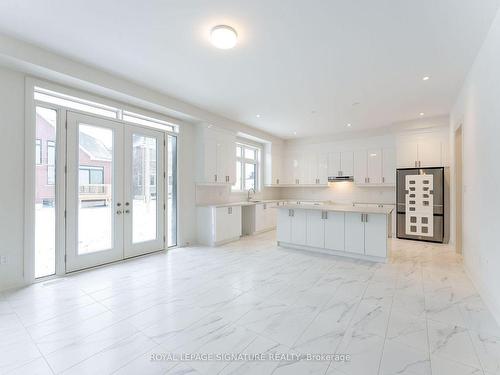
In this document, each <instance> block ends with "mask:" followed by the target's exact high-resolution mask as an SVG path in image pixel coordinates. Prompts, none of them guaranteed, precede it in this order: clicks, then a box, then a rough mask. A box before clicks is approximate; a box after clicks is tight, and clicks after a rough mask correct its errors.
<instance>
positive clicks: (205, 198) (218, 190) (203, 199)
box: [196, 185, 281, 204]
mask: <svg viewBox="0 0 500 375" xmlns="http://www.w3.org/2000/svg"><path fill="white" fill-rule="evenodd" d="M280 190H281V189H279V188H263V189H262V190H261V191H260V192H258V193H257V194H255V196H253V195H252V196H253V197H254V198H255V199H279V198H281V194H280ZM247 196H248V195H247V192H238V193H235V192H232V191H231V187H230V186H227V185H220V186H217V185H198V186H196V204H219V203H229V202H240V201H246V200H247Z"/></svg>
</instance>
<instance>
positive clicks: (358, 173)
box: [354, 148, 396, 186]
mask: <svg viewBox="0 0 500 375" xmlns="http://www.w3.org/2000/svg"><path fill="white" fill-rule="evenodd" d="M395 180H396V161H395V153H394V150H393V149H389V148H388V149H385V148H384V149H381V148H374V149H367V150H358V151H356V152H354V183H356V184H358V185H367V186H368V185H384V184H386V185H394V184H395V182H396V181H395Z"/></svg>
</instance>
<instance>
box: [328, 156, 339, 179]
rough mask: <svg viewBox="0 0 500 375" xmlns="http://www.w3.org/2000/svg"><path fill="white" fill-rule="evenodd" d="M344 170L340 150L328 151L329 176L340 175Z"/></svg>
mask: <svg viewBox="0 0 500 375" xmlns="http://www.w3.org/2000/svg"><path fill="white" fill-rule="evenodd" d="M340 172H342V169H341V166H340V152H330V153H328V176H332V177H333V176H338V175H339V174H340Z"/></svg>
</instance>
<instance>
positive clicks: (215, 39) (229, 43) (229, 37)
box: [210, 25, 238, 49]
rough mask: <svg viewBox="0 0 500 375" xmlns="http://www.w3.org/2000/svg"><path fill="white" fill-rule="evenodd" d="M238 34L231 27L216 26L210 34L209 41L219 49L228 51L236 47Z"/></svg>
mask: <svg viewBox="0 0 500 375" xmlns="http://www.w3.org/2000/svg"><path fill="white" fill-rule="evenodd" d="M237 40H238V34H237V33H236V30H235V29H233V28H232V27H231V26H227V25H217V26H215V27H214V28H213V29H212V31H211V32H210V41H211V42H212V44H213V45H214V46H215V47H217V48H220V49H230V48H233V47H234V46H235V45H236V41H237Z"/></svg>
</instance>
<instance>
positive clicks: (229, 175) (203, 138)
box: [196, 125, 236, 185]
mask: <svg viewBox="0 0 500 375" xmlns="http://www.w3.org/2000/svg"><path fill="white" fill-rule="evenodd" d="M196 153H197V178H196V181H197V183H198V184H226V185H233V184H234V183H235V181H236V135H235V134H233V133H231V132H229V131H226V130H223V129H218V128H215V127H213V126H210V125H201V126H200V127H199V128H198V129H197V134H196Z"/></svg>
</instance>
